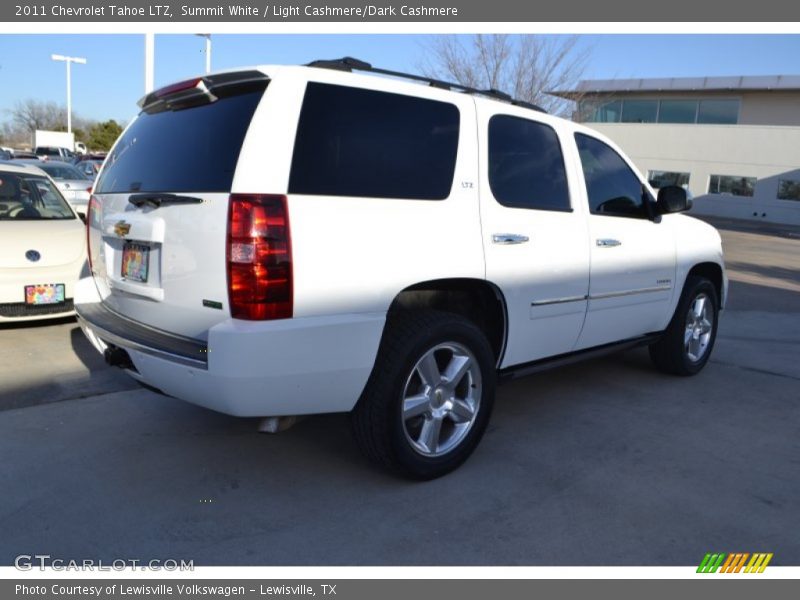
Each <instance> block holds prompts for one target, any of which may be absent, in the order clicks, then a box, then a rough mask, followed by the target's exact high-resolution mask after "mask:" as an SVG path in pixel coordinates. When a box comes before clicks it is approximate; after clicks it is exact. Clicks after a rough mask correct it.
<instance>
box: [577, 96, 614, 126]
mask: <svg viewBox="0 0 800 600" xmlns="http://www.w3.org/2000/svg"><path fill="white" fill-rule="evenodd" d="M580 114H581V115H582V116H583V118H585V119H586V121H587V122H588V123H619V118H620V115H621V114H622V100H612V101H611V102H603V103H602V104H597V103H596V102H591V101H583V102H581V104H580Z"/></svg>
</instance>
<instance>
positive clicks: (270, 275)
mask: <svg viewBox="0 0 800 600" xmlns="http://www.w3.org/2000/svg"><path fill="white" fill-rule="evenodd" d="M227 258H228V301H229V303H230V310H231V316H232V317H234V318H236V319H250V320H265V319H286V318H289V317H291V316H292V304H293V303H292V248H291V236H290V234H289V213H288V210H287V207H286V197H285V196H267V195H251V194H233V195H231V197H230V206H229V208H228V257H227Z"/></svg>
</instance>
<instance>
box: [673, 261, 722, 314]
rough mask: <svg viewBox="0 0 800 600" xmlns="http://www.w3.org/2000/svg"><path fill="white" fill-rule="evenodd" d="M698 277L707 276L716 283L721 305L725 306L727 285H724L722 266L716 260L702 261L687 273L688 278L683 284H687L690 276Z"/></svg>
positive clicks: (715, 286)
mask: <svg viewBox="0 0 800 600" xmlns="http://www.w3.org/2000/svg"><path fill="white" fill-rule="evenodd" d="M693 275H694V276H698V277H705V278H706V279H708V280H709V281H711V283H713V284H714V288H715V289H716V291H717V298H718V300H719V306H720V307H723V306H725V300H726V298H725V297H724V295H725V285H724V276H723V271H722V266H721V265H720V264H718V263H715V262H711V261H708V262H701V263H697V264H696V265H694V266H693V267H692V268H691V269H689V272H688V273H687V274H686V280H684V282H683V285H684V287H685V286H686V281H688V280H689V277H692V276H693Z"/></svg>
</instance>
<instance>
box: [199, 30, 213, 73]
mask: <svg viewBox="0 0 800 600" xmlns="http://www.w3.org/2000/svg"><path fill="white" fill-rule="evenodd" d="M195 35H196V36H198V37H201V38H206V73H210V72H211V34H210V33H195Z"/></svg>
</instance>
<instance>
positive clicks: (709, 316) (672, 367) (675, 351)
mask: <svg viewBox="0 0 800 600" xmlns="http://www.w3.org/2000/svg"><path fill="white" fill-rule="evenodd" d="M718 318H719V299H718V296H717V289H716V288H715V287H714V284H713V283H711V281H709V280H708V279H706V278H705V277H696V276H691V277H689V278H688V279H687V280H686V285H685V286H684V289H683V293H682V294H681V299H680V301H679V302H678V308H677V309H676V310H675V315H674V316H673V317H672V321H670V324H669V326H668V327H667V330H666V331H665V332H664V337H662V338H661V339H660V340H659V341H658V342H656V343H654V344H652V345H651V346H650V358H651V359H652V361H653V364H655V366H656V367H657V368H658V369H659V370H661V371H664V372H665V373H672V374H674V375H695V374H696V373H699V372H700V370H701V369H702V368H703V367H704V366H705V364H706V363H707V362H708V359H709V357H710V356H711V350H712V349H713V347H714V341H715V340H716V337H717V322H718Z"/></svg>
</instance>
